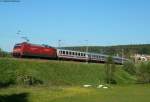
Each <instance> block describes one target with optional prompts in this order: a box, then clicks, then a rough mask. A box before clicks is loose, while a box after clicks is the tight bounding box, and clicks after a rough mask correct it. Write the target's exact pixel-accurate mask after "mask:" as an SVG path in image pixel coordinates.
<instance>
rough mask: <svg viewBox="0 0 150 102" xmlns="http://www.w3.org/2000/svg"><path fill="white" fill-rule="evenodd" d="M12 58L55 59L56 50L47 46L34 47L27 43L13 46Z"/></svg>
mask: <svg viewBox="0 0 150 102" xmlns="http://www.w3.org/2000/svg"><path fill="white" fill-rule="evenodd" d="M13 56H14V57H40V58H57V50H56V49H55V48H53V47H50V46H47V45H35V44H30V43H27V42H23V43H19V44H16V45H15V46H14V49H13Z"/></svg>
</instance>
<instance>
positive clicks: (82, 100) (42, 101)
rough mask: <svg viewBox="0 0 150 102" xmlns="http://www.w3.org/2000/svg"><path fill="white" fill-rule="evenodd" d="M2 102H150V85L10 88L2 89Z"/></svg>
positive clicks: (0, 98)
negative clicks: (107, 87)
mask: <svg viewBox="0 0 150 102" xmlns="http://www.w3.org/2000/svg"><path fill="white" fill-rule="evenodd" d="M0 102H150V85H126V86H113V87H112V88H110V89H97V88H83V87H81V86H79V87H73V86H72V87H50V86H49V87H9V88H5V89H0Z"/></svg>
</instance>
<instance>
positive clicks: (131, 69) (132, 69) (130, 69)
mask: <svg viewBox="0 0 150 102" xmlns="http://www.w3.org/2000/svg"><path fill="white" fill-rule="evenodd" d="M123 69H124V70H125V71H126V72H128V73H129V74H131V75H135V74H136V67H135V64H134V63H133V62H131V61H130V62H129V61H128V62H125V63H124V65H123Z"/></svg>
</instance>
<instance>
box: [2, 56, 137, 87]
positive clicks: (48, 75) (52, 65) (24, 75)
mask: <svg viewBox="0 0 150 102" xmlns="http://www.w3.org/2000/svg"><path fill="white" fill-rule="evenodd" d="M0 73H1V74H0V84H1V85H9V84H28V85H30V84H31V85H34V84H44V85H71V86H72V85H83V84H92V85H97V84H99V82H100V81H101V82H104V78H105V74H104V73H105V69H104V64H94V63H90V64H86V63H81V62H71V61H70V62H67V61H53V60H40V59H39V60H38V59H37V60H35V59H12V58H9V59H8V58H0ZM115 80H116V82H117V83H118V84H122V83H133V82H134V80H135V79H134V77H132V76H131V75H129V74H128V73H127V72H125V71H124V70H123V69H122V68H121V66H119V65H118V66H117V71H116V72H115Z"/></svg>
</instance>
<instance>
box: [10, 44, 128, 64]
mask: <svg viewBox="0 0 150 102" xmlns="http://www.w3.org/2000/svg"><path fill="white" fill-rule="evenodd" d="M12 54H13V56H14V57H20V58H21V57H38V58H47V59H60V60H74V61H87V62H96V63H105V62H106V61H107V58H108V57H109V55H105V54H97V53H89V52H88V53H87V52H80V51H73V50H66V49H58V48H54V47H51V46H47V45H36V44H31V43H27V42H23V43H19V44H16V45H15V46H14V48H13V53H12ZM112 58H113V61H114V62H115V63H116V64H123V63H124V62H125V61H128V59H126V58H122V57H118V56H112Z"/></svg>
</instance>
